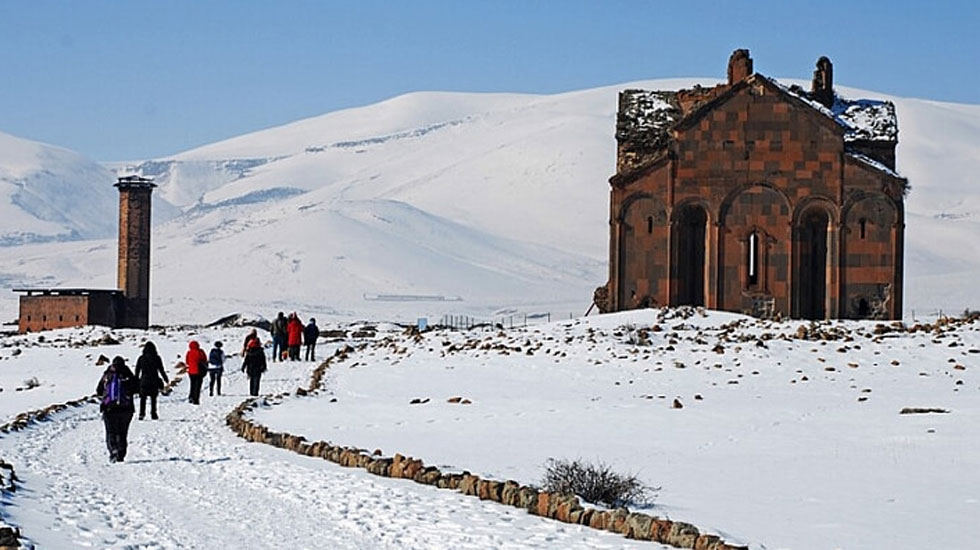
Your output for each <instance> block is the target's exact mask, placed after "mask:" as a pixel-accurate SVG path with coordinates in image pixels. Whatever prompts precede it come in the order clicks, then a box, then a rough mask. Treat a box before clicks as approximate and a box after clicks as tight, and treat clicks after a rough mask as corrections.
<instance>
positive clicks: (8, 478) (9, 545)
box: [0, 459, 20, 550]
mask: <svg viewBox="0 0 980 550" xmlns="http://www.w3.org/2000/svg"><path fill="white" fill-rule="evenodd" d="M15 481H17V474H15V473H14V467H13V465H11V464H9V463H8V462H5V461H4V460H3V459H0V496H3V493H7V492H13V491H15V490H16V489H17V487H16V485H14V482H15ZM17 548H20V530H19V529H17V528H16V527H12V526H10V525H7V524H6V523H4V521H3V520H2V519H0V550H13V549H17Z"/></svg>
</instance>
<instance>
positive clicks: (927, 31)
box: [0, 0, 980, 160]
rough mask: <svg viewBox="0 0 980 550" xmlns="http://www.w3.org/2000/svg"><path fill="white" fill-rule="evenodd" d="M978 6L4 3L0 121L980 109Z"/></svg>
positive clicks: (6, 125)
mask: <svg viewBox="0 0 980 550" xmlns="http://www.w3.org/2000/svg"><path fill="white" fill-rule="evenodd" d="M978 4H980V2H972V1H951V2H919V1H907V0H895V1H881V2H856V1H855V2H834V1H823V2H776V1H768V0H763V1H754V2H722V1H710V0H702V1H699V2H678V1H670V2H660V1H645V2H641V1H617V0H605V1H599V0H595V1H557V0H556V1H535V0H523V1H519V0H514V1H511V0H496V1H485V2H484V1H465V0H457V1H429V0H414V1H404V2H396V1H391V2H376V1H372V0H356V1H355V0H351V1H348V2H326V1H324V2H306V1H290V0H284V1H279V2H254V1H223V0H208V1H180V0H175V1H168V2H143V1H135V0H134V1H127V2H119V1H99V0H92V1H74V2H68V1H61V2H52V1H47V0H32V1H29V2H15V1H13V0H11V1H6V2H0V131H2V132H6V133H10V134H14V135H18V136H21V137H26V138H29V139H34V140H39V141H45V142H48V143H53V144H56V145H61V146H64V147H68V148H70V149H74V150H77V151H79V152H81V153H83V154H85V155H87V156H89V157H91V158H93V159H96V160H134V159H143V158H151V157H159V156H164V155H170V154H173V153H176V152H179V151H182V150H186V149H190V148H193V147H196V146H199V145H203V144H206V143H210V142H214V141H217V140H220V139H224V138H228V137H232V136H235V135H239V134H242V133H246V132H250V131H254V130H259V129H262V128H267V127H270V126H276V125H279V124H283V123H286V122H290V121H293V120H297V119H301V118H306V117H309V116H315V115H318V114H322V113H325V112H329V111H333V110H336V109H341V108H345V107H352V106H358V105H365V104H369V103H374V102H376V101H380V100H383V99H386V98H389V97H392V96H395V95H398V94H402V93H406V92H412V91H419V90H452V91H478V92H495V91H507V92H531V93H553V92H560V91H567V90H574V89H581V88H592V87H596V86H602V85H609V84H617V83H622V82H628V81H633V80H641V79H648V78H663V77H681V76H704V77H717V78H723V77H724V75H725V66H726V62H727V59H728V56H729V54H730V53H731V51H732V50H733V49H735V48H740V47H744V48H749V49H750V50H751V52H752V57H753V59H754V60H755V69H756V70H757V71H759V72H762V73H765V74H767V75H770V76H776V77H785V78H809V77H810V75H811V72H812V70H813V66H814V62H815V61H816V59H817V58H818V57H819V56H821V55H827V56H829V57H830V58H831V59H832V60H833V62H834V73H835V82H837V83H839V84H842V85H848V86H854V87H860V88H866V89H872V90H877V91H881V92H883V93H889V94H894V95H899V96H909V97H921V98H929V99H936V100H942V101H954V102H962V103H980V92H978V89H980V82H978V81H980V75H978V70H977V69H978V68H980V38H978V36H977V34H978V32H980V30H978V27H980V8H978Z"/></svg>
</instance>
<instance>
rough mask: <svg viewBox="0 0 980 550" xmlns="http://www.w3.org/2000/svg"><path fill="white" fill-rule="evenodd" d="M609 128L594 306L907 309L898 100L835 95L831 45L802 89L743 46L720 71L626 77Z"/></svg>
mask: <svg viewBox="0 0 980 550" xmlns="http://www.w3.org/2000/svg"><path fill="white" fill-rule="evenodd" d="M616 140H617V143H618V150H617V159H616V174H615V175H614V176H613V177H612V178H610V180H609V181H610V184H611V186H612V190H611V193H610V211H609V227H610V235H609V250H610V254H609V282H608V283H606V285H605V286H603V287H600V288H599V289H597V290H596V296H595V299H596V304H597V305H598V306H599V308H600V310H602V311H620V310H625V309H631V308H636V307H645V306H664V305H671V306H674V305H685V304H690V305H703V306H706V307H709V308H713V309H720V310H727V311H735V312H744V313H749V314H752V315H756V316H762V317H775V316H781V317H794V318H804V319H825V318H848V319H867V318H874V319H898V318H901V315H902V269H903V253H904V250H903V249H904V245H903V233H904V229H905V211H904V202H903V201H904V196H905V193H906V192H907V190H908V182H907V181H906V180H905V179H904V178H902V177H901V176H900V175H898V173H896V171H895V146H896V145H897V144H898V125H897V120H896V116H895V106H894V105H893V104H892V103H891V102H888V101H878V100H870V99H861V100H850V99H845V98H843V97H841V96H839V95H837V94H836V92H835V91H834V88H833V67H832V65H831V62H830V60H829V59H827V58H826V57H821V58H820V60H819V61H817V67H816V70H815V71H814V74H813V83H812V86H811V88H810V90H809V91H806V90H804V89H802V88H800V87H798V86H785V85H783V84H780V83H779V82H777V81H775V80H773V79H772V78H769V77H766V76H763V75H761V74H758V73H755V72H753V68H752V59H751V58H750V57H749V52H748V50H736V51H735V52H734V53H733V54H732V56H731V58H730V59H729V62H728V81H727V83H725V84H720V85H718V86H715V87H712V88H703V87H699V86H695V87H694V88H691V89H685V90H678V91H643V90H625V91H623V92H621V93H620V96H619V112H618V117H617V123H616Z"/></svg>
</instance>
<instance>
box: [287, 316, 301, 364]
mask: <svg viewBox="0 0 980 550" xmlns="http://www.w3.org/2000/svg"><path fill="white" fill-rule="evenodd" d="M286 333H287V335H288V342H287V344H288V345H289V359H290V360H292V361H299V347H300V346H301V345H303V321H300V320H299V316H298V315H296V314H295V313H290V314H289V322H288V323H286Z"/></svg>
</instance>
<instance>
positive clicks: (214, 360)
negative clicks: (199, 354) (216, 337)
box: [208, 348, 225, 369]
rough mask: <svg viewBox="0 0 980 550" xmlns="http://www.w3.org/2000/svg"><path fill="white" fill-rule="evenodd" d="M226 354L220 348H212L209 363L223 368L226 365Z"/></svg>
mask: <svg viewBox="0 0 980 550" xmlns="http://www.w3.org/2000/svg"><path fill="white" fill-rule="evenodd" d="M224 362H225V354H224V352H222V351H221V350H220V349H218V348H211V353H210V354H209V357H208V363H211V364H212V365H214V366H215V367H216V368H219V369H220V368H221V367H223V366H224Z"/></svg>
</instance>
